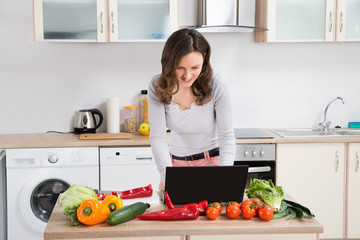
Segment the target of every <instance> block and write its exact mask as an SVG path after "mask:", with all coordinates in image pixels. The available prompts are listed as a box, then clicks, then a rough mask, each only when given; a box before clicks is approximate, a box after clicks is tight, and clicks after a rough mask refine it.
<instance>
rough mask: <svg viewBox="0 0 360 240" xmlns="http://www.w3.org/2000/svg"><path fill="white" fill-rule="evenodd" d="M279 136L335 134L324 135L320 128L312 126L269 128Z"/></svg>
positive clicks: (332, 134)
mask: <svg viewBox="0 0 360 240" xmlns="http://www.w3.org/2000/svg"><path fill="white" fill-rule="evenodd" d="M270 130H271V131H273V132H274V133H276V134H277V135H280V136H281V137H333V136H336V135H337V134H336V133H334V132H330V133H329V134H328V135H324V134H323V133H322V132H321V130H320V129H312V128H285V129H270Z"/></svg>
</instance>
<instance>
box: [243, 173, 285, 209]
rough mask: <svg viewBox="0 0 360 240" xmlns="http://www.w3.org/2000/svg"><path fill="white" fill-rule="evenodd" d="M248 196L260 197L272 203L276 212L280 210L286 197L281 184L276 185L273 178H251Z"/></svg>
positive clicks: (247, 191)
mask: <svg viewBox="0 0 360 240" xmlns="http://www.w3.org/2000/svg"><path fill="white" fill-rule="evenodd" d="M245 193H246V195H247V197H248V198H249V199H251V198H260V199H261V200H262V201H264V202H265V203H267V204H268V205H270V206H271V207H272V208H273V209H274V211H275V212H277V211H279V209H280V207H281V201H282V200H283V199H284V192H283V190H282V187H281V186H275V185H274V184H273V182H272V181H271V179H269V180H263V179H257V178H254V179H250V188H249V189H247V190H246V191H245Z"/></svg>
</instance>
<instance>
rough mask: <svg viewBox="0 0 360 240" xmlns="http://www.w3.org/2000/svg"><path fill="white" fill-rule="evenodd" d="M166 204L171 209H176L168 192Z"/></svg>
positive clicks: (166, 193)
mask: <svg viewBox="0 0 360 240" xmlns="http://www.w3.org/2000/svg"><path fill="white" fill-rule="evenodd" d="M165 203H166V206H167V207H168V208H169V209H172V208H175V206H174V204H173V203H172V201H171V199H170V196H169V194H168V192H167V191H165Z"/></svg>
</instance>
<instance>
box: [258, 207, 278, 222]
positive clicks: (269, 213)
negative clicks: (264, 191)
mask: <svg viewBox="0 0 360 240" xmlns="http://www.w3.org/2000/svg"><path fill="white" fill-rule="evenodd" d="M258 215H259V217H260V218H261V219H262V220H264V221H270V220H271V219H272V218H273V216H274V211H273V209H272V208H271V207H270V206H265V207H263V208H260V209H259V213H258Z"/></svg>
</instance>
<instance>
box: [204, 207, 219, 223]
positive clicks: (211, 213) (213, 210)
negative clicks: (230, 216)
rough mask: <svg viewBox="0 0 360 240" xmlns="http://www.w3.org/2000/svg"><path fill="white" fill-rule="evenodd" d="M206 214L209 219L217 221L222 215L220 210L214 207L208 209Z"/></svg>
mask: <svg viewBox="0 0 360 240" xmlns="http://www.w3.org/2000/svg"><path fill="white" fill-rule="evenodd" d="M205 213H206V216H207V218H208V219H211V220H215V219H216V218H217V217H218V216H219V215H220V212H219V210H218V208H217V207H214V206H210V207H207V208H206V211H205Z"/></svg>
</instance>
